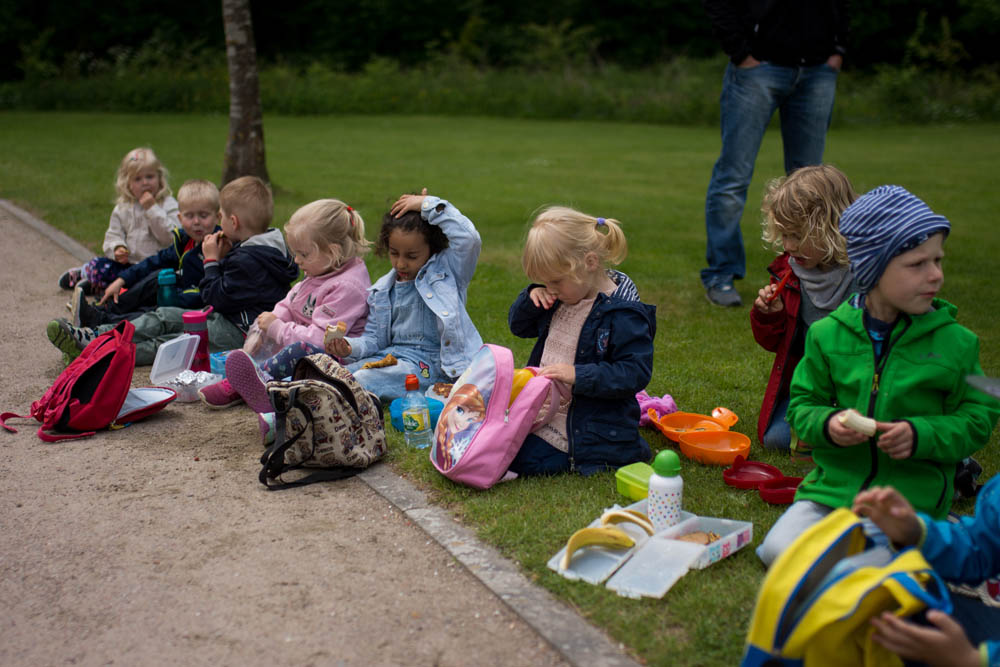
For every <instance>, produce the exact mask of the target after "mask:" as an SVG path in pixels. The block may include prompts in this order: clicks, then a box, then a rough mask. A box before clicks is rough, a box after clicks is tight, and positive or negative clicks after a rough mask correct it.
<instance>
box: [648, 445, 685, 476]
mask: <svg viewBox="0 0 1000 667" xmlns="http://www.w3.org/2000/svg"><path fill="white" fill-rule="evenodd" d="M653 472H655V473H656V474H657V475H659V476H660V477H677V475H679V474H681V459H680V457H679V456H677V452H675V451H674V450H672V449H664V450H663V451H662V452H660V453H659V454H657V455H656V458H655V459H653Z"/></svg>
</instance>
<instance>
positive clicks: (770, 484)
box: [757, 477, 802, 505]
mask: <svg viewBox="0 0 1000 667" xmlns="http://www.w3.org/2000/svg"><path fill="white" fill-rule="evenodd" d="M801 481H802V478H801V477H782V478H780V479H772V480H768V481H766V482H761V484H760V486H758V487H757V490H758V493H760V498H761V500H763V501H764V502H766V503H771V504H772V505H787V504H789V503H790V502H792V501H793V500H795V490H796V489H798V488H799V482H801Z"/></svg>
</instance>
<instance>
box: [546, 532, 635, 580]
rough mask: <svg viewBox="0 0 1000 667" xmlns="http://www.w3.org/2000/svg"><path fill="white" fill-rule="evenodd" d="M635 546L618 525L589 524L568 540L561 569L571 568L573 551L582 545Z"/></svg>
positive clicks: (560, 565) (610, 547)
mask: <svg viewBox="0 0 1000 667" xmlns="http://www.w3.org/2000/svg"><path fill="white" fill-rule="evenodd" d="M633 546H635V540H634V539H632V538H631V537H630V536H629V535H628V534H627V533H626V532H625V531H624V530H622V529H621V528H618V527H616V526H589V527H587V528H581V529H580V530H578V531H576V532H575V533H573V534H572V535H571V536H570V538H569V541H567V542H566V553H564V554H563V557H562V561H561V562H560V563H559V569H560V570H565V569H567V568H569V563H570V560H571V559H572V558H573V553H574V552H576V551H577V550H578V549H580V548H582V547H607V548H609V549H628V548H629V547H633Z"/></svg>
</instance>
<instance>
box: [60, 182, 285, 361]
mask: <svg viewBox="0 0 1000 667" xmlns="http://www.w3.org/2000/svg"><path fill="white" fill-rule="evenodd" d="M219 202H220V207H221V214H222V220H221V223H220V225H221V227H222V231H220V232H216V233H214V234H209V235H208V236H206V237H205V240H204V241H202V244H201V249H202V254H203V255H204V258H205V259H204V263H203V264H204V270H205V275H204V277H203V278H202V279H201V282H200V283H199V289H200V292H201V299H202V301H203V302H204V303H205V304H206V305H207V306H211V307H212V311H211V313H210V314H209V316H208V340H209V349H210V351H212V352H218V351H222V350H232V349H236V348H239V347H242V346H243V341H244V339H245V338H246V333H247V330H248V329H249V327H250V324H251V323H253V321H254V319H256V317H257V316H258V315H259V314H260V313H262V312H264V311H266V310H271V309H273V308H274V304H276V303H277V302H278V301H280V300H281V299H282V298H284V296H285V294H287V293H288V290H289V288H290V287H291V285H292V282H293V281H294V280H295V279H296V278H297V277H298V275H299V269H298V266H296V265H295V263H294V261H293V260H292V257H291V256H290V255H289V253H288V248H287V246H286V245H285V238H284V236H282V234H281V231H280V230H278V229H270V228H268V225H269V224H270V222H271V216H272V215H273V214H274V201H273V199H272V198H271V191H270V189H269V188H268V186H267V185H266V184H265V183H264V182H263V181H262V180H260V179H259V178H256V177H254V176H244V177H242V178H238V179H236V180H235V181H232V182H231V183H229V184H227V185H226V186H225V187H224V188H222V192H220V193H219ZM183 313H184V310H183V309H181V308H172V307H167V308H157V309H156V310H153V311H150V312H148V313H145V314H143V315H142V316H140V317H138V318H136V319H135V320H133V321H132V323H133V324H134V325H135V334H134V336H133V340H134V341H135V343H136V354H135V363H136V365H137V366H143V365H149V364H152V363H153V360H154V359H155V358H156V350H157V349H158V348H159V346H160V345H161V344H162V343H164V342H166V341H168V340H170V339H172V338H176V337H177V336H179V335H180V334H181V333H183V331H184V322H183V319H182V314H183ZM59 326H60V330H61V332H62V333H63V334H64V336H63V337H62V338H61V339H59V340H58V341H57V340H54V339H53V340H52V342H53V344H55V345H56V346H57V347H59V349H61V350H62V351H63V352H65V353H66V354H67V355H69V356H70V357H71V358H72V357H75V356H77V355H79V353H80V350H82V349H83V348H84V347H86V345H87V343H89V342H90V340H92V339H93V338H94V337H95V336H97V335H99V334H100V333H103V332H104V331H106V330H107V329H109V328H111V326H113V325H102V326H101V327H98V328H97V329H91V328H87V327H73V326H72V325H70V324H69V323H68V322H65V320H63V321H62V322H61V323H59ZM50 339H52V336H51V335H50Z"/></svg>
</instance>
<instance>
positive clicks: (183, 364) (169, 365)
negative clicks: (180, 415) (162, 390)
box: [149, 334, 222, 403]
mask: <svg viewBox="0 0 1000 667" xmlns="http://www.w3.org/2000/svg"><path fill="white" fill-rule="evenodd" d="M199 340H200V339H199V338H198V336H192V335H191V334H181V335H180V336H178V337H177V338H173V339H171V340H168V341H167V342H166V343H164V344H163V345H160V347H159V348H157V350H156V358H155V359H153V367H152V368H151V369H150V370H149V381H150V382H152V383H153V384H155V385H159V386H161V387H167V388H169V389H173V390H174V391H175V392H177V402H178V403H193V402H194V401H197V400H198V390H199V389H201V388H202V387H206V386H208V385H210V384H215V383H216V382H219V381H221V380H222V376H221V375H215V374H213V373H205V372H200V373H197V374H196V377H197V381H194V382H186V381H185V382H182V381H181V380H180V379H179V378H178V376H180V374H181V373H184V372H185V371H189V370H190V369H191V363H192V362H193V361H194V356H195V353H196V352H197V351H198V342H199ZM192 379H193V378H192Z"/></svg>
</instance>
